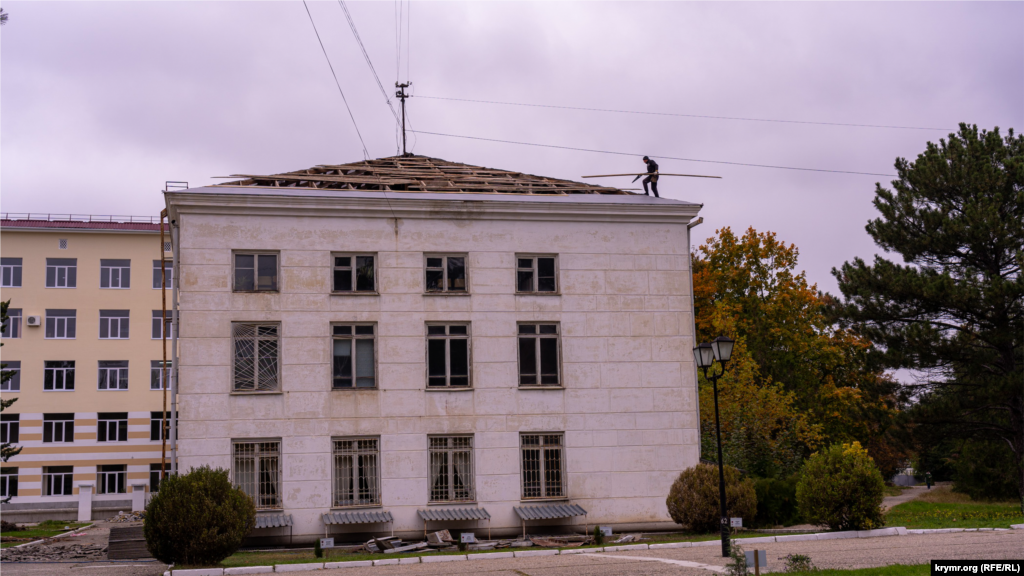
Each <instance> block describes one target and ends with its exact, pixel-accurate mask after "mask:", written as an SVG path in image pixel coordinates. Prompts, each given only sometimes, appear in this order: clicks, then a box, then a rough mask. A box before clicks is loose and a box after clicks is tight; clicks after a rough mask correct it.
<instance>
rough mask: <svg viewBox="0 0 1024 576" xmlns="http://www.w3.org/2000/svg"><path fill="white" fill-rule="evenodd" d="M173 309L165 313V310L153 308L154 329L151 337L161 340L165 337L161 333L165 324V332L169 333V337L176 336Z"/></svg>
mask: <svg viewBox="0 0 1024 576" xmlns="http://www.w3.org/2000/svg"><path fill="white" fill-rule="evenodd" d="M173 314H174V311H173V310H168V311H167V313H166V314H165V313H164V311H163V310H153V326H152V328H153V330H152V336H151V338H152V339H153V340H160V339H161V338H163V334H161V333H160V326H161V325H163V327H164V332H165V333H166V334H167V339H168V340H170V339H171V338H174V323H173V322H172V320H173Z"/></svg>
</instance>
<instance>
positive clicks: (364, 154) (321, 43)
mask: <svg viewBox="0 0 1024 576" xmlns="http://www.w3.org/2000/svg"><path fill="white" fill-rule="evenodd" d="M302 5H303V6H305V7H306V15H307V16H309V23H310V24H312V25H313V32H314V33H315V34H316V41H317V42H319V43H320V49H321V50H323V52H324V58H326V59H327V66H328V67H330V69H331V76H334V84H335V85H336V86H337V87H338V94H341V101H342V102H344V103H345V109H346V110H348V117H349V118H351V119H352V126H355V129H356V135H357V136H359V144H361V145H362V147H363V157H364V158H365V159H367V160H369V159H370V152H369V151H367V150H366V143H365V142H363V135H362V134H361V133H360V132H359V125H358V124H356V117H355V116H354V115H353V114H352V108H350V107H349V105H348V99H347V98H345V92H344V91H343V90H342V89H341V82H338V75H337V74H335V73H334V66H333V65H332V64H331V58H330V56H328V55H327V49H326V48H324V42H323V40H321V39H320V33H319V32H317V29H316V23H314V22H313V15H312V14H310V12H309V6H308V5H307V4H306V0H302Z"/></svg>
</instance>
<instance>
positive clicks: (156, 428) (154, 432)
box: [149, 412, 177, 442]
mask: <svg viewBox="0 0 1024 576" xmlns="http://www.w3.org/2000/svg"><path fill="white" fill-rule="evenodd" d="M164 416H166V417H167V419H166V420H164ZM161 424H164V425H165V426H164V433H165V437H166V438H167V439H168V440H169V439H170V438H171V436H170V434H171V413H170V412H150V413H149V439H150V440H152V441H154V442H159V441H161V440H163V439H164V438H161V437H160V425H161ZM175 430H177V421H175Z"/></svg>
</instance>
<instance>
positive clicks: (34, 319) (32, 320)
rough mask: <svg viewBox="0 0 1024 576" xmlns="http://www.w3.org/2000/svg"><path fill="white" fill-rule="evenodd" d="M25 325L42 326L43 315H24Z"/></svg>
mask: <svg viewBox="0 0 1024 576" xmlns="http://www.w3.org/2000/svg"><path fill="white" fill-rule="evenodd" d="M25 325H26V326H42V325H43V317H42V316H26V317H25Z"/></svg>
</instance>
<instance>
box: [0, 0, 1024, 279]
mask: <svg viewBox="0 0 1024 576" xmlns="http://www.w3.org/2000/svg"><path fill="white" fill-rule="evenodd" d="M0 5H2V6H3V8H4V9H5V11H6V12H7V13H9V14H10V20H9V22H8V24H7V25H5V26H4V27H3V29H2V32H0V51H2V52H0V70H2V74H0V187H2V210H3V211H4V212H28V211H32V212H73V213H83V214H140V215H155V214H157V213H158V212H159V210H160V208H162V206H163V201H162V197H161V195H160V193H159V192H160V190H162V188H163V185H164V181H165V180H185V181H188V182H189V183H190V184H191V185H192V186H197V185H205V184H209V183H212V182H216V181H217V180H214V179H213V178H212V177H214V176H225V175H229V174H235V173H257V174H260V173H262V174H266V173H272V172H278V171H287V170H296V169H302V168H307V167H310V166H313V165H316V164H321V163H341V162H350V161H357V160H361V159H362V158H363V152H362V146H361V145H360V142H359V139H358V137H357V136H356V132H355V130H354V128H353V125H352V121H351V119H350V118H349V116H348V113H347V112H346V111H345V108H344V106H343V104H342V101H341V97H340V96H339V94H338V90H337V88H336V86H335V85H334V80H333V78H332V77H331V74H330V70H329V69H328V66H327V62H326V60H325V59H324V55H323V53H322V52H321V49H320V45H319V44H318V43H317V39H316V36H315V35H314V32H313V28H312V27H311V25H310V21H309V18H308V16H307V14H306V10H305V9H304V8H303V5H302V3H301V2H228V3H216V2H173V3H162V2H103V3H94V2H74V3H61V2H31V3H26V2H3V3H2V4H0ZM348 7H349V10H350V12H351V14H352V16H353V18H354V20H355V23H356V25H357V27H358V31H359V33H360V35H361V37H362V38H363V41H364V43H365V45H366V48H367V50H368V52H369V55H370V58H371V59H372V61H373V64H374V66H375V68H376V70H377V72H378V74H379V75H380V80H381V82H382V83H383V84H384V86H385V88H386V89H387V90H388V92H389V93H392V92H393V91H394V88H393V86H394V83H395V80H396V78H399V77H400V78H401V80H403V81H404V80H406V79H407V78H408V79H410V80H412V82H413V87H412V89H411V92H412V94H414V97H413V98H412V99H410V100H409V103H408V107H409V117H410V119H411V122H412V125H413V126H414V127H415V128H417V129H420V130H426V131H432V132H442V133H447V134H457V135H467V136H479V137H485V138H494V139H505V140H516V141H522V142H535V143H543V144H553V145H561V146H572V147H582V148H592V149H599V150H609V151H622V152H629V153H637V154H638V156H637V157H635V158H634V157H629V156H616V155H605V154H594V153H585V152H574V151H562V150H554V149H547V148H536V147H527V146H515V145H509V144H499V143H489V142H481V141H472V140H465V139H457V138H448V137H440V136H430V135H423V134H421V135H418V136H417V137H415V139H414V140H412V142H413V145H412V151H413V152H415V153H417V154H424V155H428V156H434V157H439V158H444V159H447V160H453V161H458V162H465V163H469V164H479V165H483V166H488V167H494V168H502V169H510V170H518V171H523V172H529V173H533V174H541V175H546V176H553V177H559V178H568V179H577V180H578V179H579V178H580V176H582V175H584V174H594V173H609V172H630V171H639V170H641V169H642V168H643V166H642V163H641V161H640V158H639V155H643V154H648V155H650V156H652V157H654V158H656V159H659V162H660V164H661V169H662V171H663V172H684V173H695V174H710V175H718V176H722V177H723V179H722V180H702V179H682V178H675V179H669V178H664V179H662V183H661V188H662V194H663V196H666V197H669V198H676V199H681V200H687V201H692V202H699V203H702V204H704V209H703V210H702V212H701V214H702V215H703V216H704V220H705V223H704V225H702V226H701V227H699V228H697V229H696V230H695V231H696V233H697V238H701V239H703V238H706V237H708V236H710V235H712V234H713V233H714V230H715V229H716V228H719V227H723V226H732V227H733V228H734V229H736V230H742V229H745V228H747V227H748V226H754V227H755V228H756V229H758V230H761V231H764V230H771V231H775V232H777V233H778V235H779V236H780V237H781V238H782V239H784V240H786V241H787V242H792V243H795V244H796V245H797V246H798V247H799V249H800V252H801V261H800V267H801V268H803V269H806V270H807V273H808V276H809V278H810V279H811V280H812V281H813V282H817V283H818V284H819V286H820V287H821V288H823V289H826V290H828V291H832V292H834V291H835V290H836V288H835V282H834V280H833V279H832V277H831V276H830V274H829V270H830V269H831V268H832V267H833V266H837V265H840V264H842V262H843V261H845V260H849V259H851V258H852V257H854V256H862V257H871V255H872V254H874V253H875V252H876V248H875V246H874V244H873V243H872V241H871V239H870V237H868V236H867V234H866V233H865V231H864V225H865V224H866V223H867V221H868V220H869V219H870V218H873V217H874V216H875V215H876V212H875V211H874V208H873V207H872V205H871V200H872V198H873V197H874V193H873V192H874V184H875V182H878V181H881V182H883V183H886V185H888V184H887V183H888V181H889V180H890V178H886V177H884V176H865V175H851V174H831V173H815V172H800V171H791V170H776V169H767V168H754V167H744V166H733V165H726V164H713V163H699V162H684V161H676V160H662V159H660V158H663V157H665V156H675V157H680V158H692V159H706V160H718V161H727V162H741V163H753V164H772V165H780V166H792V167H806V168H821V169H831V170H847V171H860V172H872V173H879V174H892V173H893V162H894V160H895V159H896V158H897V157H899V156H903V157H908V158H913V157H915V156H916V155H917V154H918V153H919V152H921V151H922V150H923V149H924V147H925V143H926V142H927V141H929V140H931V141H937V140H938V139H939V138H942V137H944V136H945V135H946V134H947V133H948V132H949V131H950V130H952V129H955V128H956V126H957V124H958V123H959V122H968V123H973V124H977V125H979V126H980V127H983V128H989V129H991V128H992V127H994V126H998V127H999V128H1000V129H1002V130H1003V131H1004V133H1005V130H1006V129H1007V128H1010V127H1012V128H1014V129H1015V130H1017V131H1019V130H1021V129H1022V128H1024V34H1022V33H1021V30H1022V29H1024V3H1021V2H1012V3H1011V2H1006V3H991V4H989V3H980V2H974V3H963V4H960V3H924V2H914V3H864V4H855V3H843V4H839V3H785V4H774V3H755V4H745V3H669V2H658V3H611V2H601V3H583V2H580V3H539V4H533V3H522V2H517V3H490V2H489V3H482V2H477V3H457V2H445V3H433V2H414V3H412V5H411V7H410V8H409V10H408V14H409V15H410V16H411V17H410V18H409V21H408V30H409V40H410V41H409V43H408V48H409V51H408V54H409V58H408V59H406V58H405V56H404V54H403V57H402V60H403V61H402V63H401V73H400V75H399V73H398V72H397V71H396V64H397V60H396V52H397V50H396V34H395V29H396V5H395V3H394V2H375V3H363V2H351V3H349V4H348ZM309 8H310V11H311V12H312V16H313V18H314V20H315V22H316V25H317V27H318V29H319V31H320V35H321V37H322V39H323V41H324V44H325V46H326V49H327V52H328V54H329V55H330V58H331V62H332V64H333V66H334V69H335V71H336V72H337V73H338V79H339V81H340V83H341V87H342V89H343V90H344V93H345V96H346V97H347V98H348V102H349V104H350V106H351V109H352V113H353V114H354V116H355V119H356V121H357V123H358V126H359V130H360V131H361V133H362V136H363V139H364V140H365V144H366V148H367V149H368V151H369V154H370V156H371V157H383V156H391V155H394V154H395V152H396V143H395V142H396V140H395V122H394V118H393V117H392V116H391V112H390V110H389V109H388V107H387V105H386V103H385V101H384V96H383V95H382V94H381V92H380V90H379V88H378V87H377V84H376V81H375V80H374V78H373V75H372V74H371V72H370V70H369V67H368V66H367V65H366V62H365V60H364V58H363V56H362V53H361V52H360V51H359V47H358V45H357V44H356V42H355V40H354V37H353V35H352V32H351V31H350V29H349V27H348V24H347V22H346V20H345V16H344V13H343V11H342V9H341V6H340V5H339V4H338V3H337V2H310V3H309ZM403 41H404V40H403ZM403 52H404V49H403ZM407 64H408V75H407V74H406V65H407ZM417 96H435V97H450V98H468V99H480V100H503V101H508V102H523V103H536V104H550V105H567V106H581V107H590V108H615V109H621V110H634V111H649V112H670V113H677V114H693V115H707V116H733V117H745V118H761V119H779V120H799V121H815V122H835V123H859V124H885V125H900V126H914V127H928V128H942V129H946V130H945V131H943V130H899V129H882V128H861V127H841V126H819V125H813V124H794V123H776V122H754V121H741V120H722V119H704V118H683V117H666V116H643V115H632V114H612V113H602V112H588V111H572V110H555V109H542V108H527V107H518V106H503V105H493V104H476V103H460V102H451V101H443V100H434V99H427V98H420V97H417ZM602 183H609V184H612V185H618V186H623V187H625V186H627V185H628V179H625V180H608V181H602Z"/></svg>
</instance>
